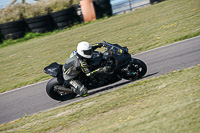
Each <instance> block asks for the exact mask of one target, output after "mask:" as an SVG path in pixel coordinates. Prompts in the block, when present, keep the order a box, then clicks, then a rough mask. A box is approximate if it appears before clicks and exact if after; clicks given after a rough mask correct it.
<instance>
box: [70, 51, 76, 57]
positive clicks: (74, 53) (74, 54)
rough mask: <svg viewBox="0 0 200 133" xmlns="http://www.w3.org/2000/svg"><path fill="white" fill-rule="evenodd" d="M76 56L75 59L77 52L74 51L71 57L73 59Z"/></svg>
mask: <svg viewBox="0 0 200 133" xmlns="http://www.w3.org/2000/svg"><path fill="white" fill-rule="evenodd" d="M74 56H75V57H76V56H77V51H73V52H72V53H71V54H70V56H69V57H70V58H72V57H74Z"/></svg>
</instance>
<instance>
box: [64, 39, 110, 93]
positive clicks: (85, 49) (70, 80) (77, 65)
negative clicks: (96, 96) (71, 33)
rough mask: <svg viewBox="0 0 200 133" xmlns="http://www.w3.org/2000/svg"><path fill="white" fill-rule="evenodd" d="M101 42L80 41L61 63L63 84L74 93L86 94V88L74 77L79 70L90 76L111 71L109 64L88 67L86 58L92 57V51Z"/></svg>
mask: <svg viewBox="0 0 200 133" xmlns="http://www.w3.org/2000/svg"><path fill="white" fill-rule="evenodd" d="M102 46H103V43H97V44H94V45H90V43H88V42H85V41H83V42H80V43H78V46H77V51H74V52H72V53H71V55H70V57H69V58H68V59H67V61H66V63H65V64H64V65H63V77H64V79H65V84H68V85H70V86H71V87H72V90H73V92H74V93H76V94H79V95H80V96H87V95H88V90H87V88H86V87H85V86H84V85H83V84H82V83H81V82H80V81H79V80H77V79H76V77H77V75H78V74H79V72H81V71H82V72H83V73H85V74H86V76H92V75H95V74H98V73H107V72H110V71H111V68H110V67H109V66H105V67H100V68H98V69H96V70H94V71H90V69H89V68H88V64H87V62H88V60H89V59H91V58H92V52H93V51H94V50H95V49H97V48H101V47H102Z"/></svg>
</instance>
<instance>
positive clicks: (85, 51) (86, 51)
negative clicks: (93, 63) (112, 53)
mask: <svg viewBox="0 0 200 133" xmlns="http://www.w3.org/2000/svg"><path fill="white" fill-rule="evenodd" d="M83 53H84V54H85V55H91V54H92V49H90V50H83Z"/></svg>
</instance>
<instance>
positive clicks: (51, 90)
mask: <svg viewBox="0 0 200 133" xmlns="http://www.w3.org/2000/svg"><path fill="white" fill-rule="evenodd" d="M56 85H61V86H62V84H61V83H59V81H58V79H57V78H52V79H51V80H49V82H48V83H47V85H46V92H47V94H48V96H49V97H51V98H52V99H54V100H57V101H65V100H69V99H72V98H75V97H76V95H77V94H75V93H66V94H63V95H62V93H60V92H58V91H57V90H55V89H54V86H56Z"/></svg>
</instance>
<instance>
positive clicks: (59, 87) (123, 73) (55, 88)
mask: <svg viewBox="0 0 200 133" xmlns="http://www.w3.org/2000/svg"><path fill="white" fill-rule="evenodd" d="M102 43H103V46H104V47H105V52H104V53H101V52H99V51H94V52H93V54H92V58H91V59H90V60H89V62H88V67H89V69H90V70H91V71H93V70H96V69H98V68H99V67H104V66H109V67H110V68H112V69H111V71H110V72H108V73H104V74H98V75H97V76H90V77H87V76H86V75H85V74H84V73H83V72H80V73H79V74H78V76H77V77H76V79H77V80H79V81H80V82H81V83H83V84H84V85H85V86H86V87H87V89H88V90H90V89H94V88H98V87H101V86H105V85H108V84H112V83H115V82H117V81H119V80H121V79H127V80H136V79H138V78H142V77H143V76H144V75H145V74H146V72H147V66H146V64H145V63H144V62H143V61H141V60H139V59H135V58H132V57H131V55H130V54H129V53H128V48H127V47H121V46H120V45H118V44H110V43H108V42H105V41H103V42H102ZM62 67H63V65H60V64H58V63H56V62H54V63H52V64H50V65H49V66H47V67H45V68H44V72H45V73H46V74H49V75H51V76H52V77H54V78H52V79H51V80H49V82H48V83H47V85H46V92H47V94H48V95H49V96H50V97H51V98H52V99H54V100H58V101H64V100H68V99H72V98H75V97H76V95H77V94H76V93H74V92H73V91H72V89H71V87H72V86H69V85H66V84H64V79H63V72H62Z"/></svg>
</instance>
